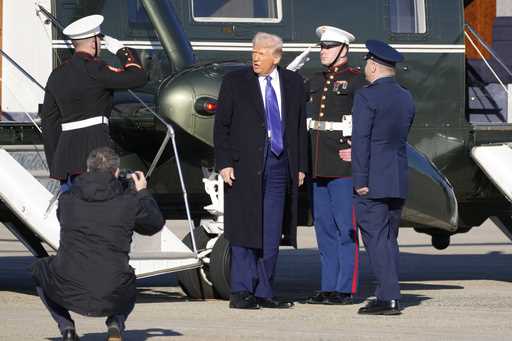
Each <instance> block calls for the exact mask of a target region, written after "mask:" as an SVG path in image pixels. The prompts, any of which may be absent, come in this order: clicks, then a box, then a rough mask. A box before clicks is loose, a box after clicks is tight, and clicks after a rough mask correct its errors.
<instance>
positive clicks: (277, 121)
mask: <svg viewBox="0 0 512 341" xmlns="http://www.w3.org/2000/svg"><path fill="white" fill-rule="evenodd" d="M265 80H266V81H267V87H266V88H265V104H266V107H265V111H266V112H267V128H268V130H269V131H270V149H271V150H272V153H274V154H275V155H276V156H279V155H281V153H282V152H283V132H282V130H281V117H280V115H279V105H278V104H277V96H276V92H275V91H274V88H273V87H272V83H271V81H272V77H270V76H267V77H265Z"/></svg>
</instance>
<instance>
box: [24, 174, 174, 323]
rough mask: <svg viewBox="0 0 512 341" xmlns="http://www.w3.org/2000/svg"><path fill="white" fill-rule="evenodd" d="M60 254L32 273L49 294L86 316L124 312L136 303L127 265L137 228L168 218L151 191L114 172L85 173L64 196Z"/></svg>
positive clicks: (148, 229) (147, 230) (150, 228)
mask: <svg viewBox="0 0 512 341" xmlns="http://www.w3.org/2000/svg"><path fill="white" fill-rule="evenodd" d="M58 217H59V221H60V225H61V230H60V246H59V250H58V251H57V255H56V256H53V257H47V258H43V259H41V260H39V261H37V262H36V263H35V264H34V266H33V268H32V273H33V277H34V280H35V281H36V283H37V285H38V286H40V287H42V288H43V290H44V292H45V294H46V295H47V296H48V297H49V298H50V299H51V300H52V301H54V302H56V303H58V304H60V305H61V306H63V307H64V308H66V309H68V310H71V311H74V312H76V313H79V314H82V315H87V316H109V315H115V314H124V313H126V312H127V311H128V310H129V308H130V307H131V306H132V305H133V304H134V303H135V296H136V293H137V291H136V287H135V274H134V272H133V269H132V268H131V267H130V265H129V264H128V261H129V256H128V253H129V252H130V243H131V241H132V234H133V232H134V231H136V232H138V233H141V234H145V235H151V234H154V233H156V232H158V231H159V230H160V229H161V228H162V227H163V226H164V223H165V221H164V219H163V217H162V215H161V213H160V210H159V208H158V206H157V204H156V202H155V200H154V199H153V197H152V196H151V195H150V194H149V192H148V191H147V190H145V189H143V190H141V191H139V192H133V191H123V188H122V186H121V184H120V183H119V181H118V180H117V179H116V178H114V176H112V174H110V173H105V172H94V173H84V174H82V175H81V176H79V177H77V178H76V180H75V183H74V184H73V186H72V187H71V190H70V191H68V192H65V193H63V194H62V195H61V197H60V199H59V208H58Z"/></svg>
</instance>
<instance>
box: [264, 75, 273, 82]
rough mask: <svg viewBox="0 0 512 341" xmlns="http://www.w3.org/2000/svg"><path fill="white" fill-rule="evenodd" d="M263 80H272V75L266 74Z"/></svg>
mask: <svg viewBox="0 0 512 341" xmlns="http://www.w3.org/2000/svg"><path fill="white" fill-rule="evenodd" d="M265 80H266V81H267V83H270V82H271V81H272V76H270V75H268V76H267V77H265Z"/></svg>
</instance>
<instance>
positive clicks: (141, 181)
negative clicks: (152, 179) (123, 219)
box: [132, 171, 148, 192]
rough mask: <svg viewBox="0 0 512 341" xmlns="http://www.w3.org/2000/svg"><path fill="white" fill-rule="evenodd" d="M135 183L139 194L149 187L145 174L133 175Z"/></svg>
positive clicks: (139, 172)
mask: <svg viewBox="0 0 512 341" xmlns="http://www.w3.org/2000/svg"><path fill="white" fill-rule="evenodd" d="M132 179H133V183H134V184H135V190H136V191H137V192H138V191H140V190H143V189H145V188H147V187H148V182H147V181H146V177H145V176H144V173H142V172H141V171H136V172H134V173H133V174H132Z"/></svg>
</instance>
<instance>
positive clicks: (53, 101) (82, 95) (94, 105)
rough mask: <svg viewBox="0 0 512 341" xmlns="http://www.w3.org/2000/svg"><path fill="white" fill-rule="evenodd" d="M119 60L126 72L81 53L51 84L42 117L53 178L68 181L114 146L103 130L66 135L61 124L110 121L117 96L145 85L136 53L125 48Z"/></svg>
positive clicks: (94, 128)
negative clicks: (104, 149) (89, 159)
mask: <svg viewBox="0 0 512 341" xmlns="http://www.w3.org/2000/svg"><path fill="white" fill-rule="evenodd" d="M117 57H118V58H119V60H120V61H121V64H122V65H123V66H124V68H123V69H117V68H114V67H112V66H110V65H107V64H106V63H105V62H103V61H102V60H100V59H97V58H93V57H92V56H91V55H89V54H87V53H83V52H77V53H75V54H74V55H73V57H71V59H69V60H68V61H66V62H65V63H63V64H62V65H60V66H59V67H57V68H56V69H55V70H53V72H52V73H51V75H50V77H49V78H48V82H47V84H46V92H45V96H44V103H43V105H42V106H41V109H40V111H39V116H40V117H41V125H42V129H43V142H44V150H45V153H46V160H48V164H49V166H50V176H51V177H52V178H55V179H66V177H67V176H68V175H77V174H81V173H83V172H85V171H86V169H87V167H86V164H85V163H86V160H87V156H88V155H89V153H90V152H91V151H92V150H93V149H96V148H98V147H106V146H113V143H112V141H111V139H110V134H109V129H108V126H107V125H105V124H98V125H95V126H91V127H86V128H82V129H76V130H69V131H64V132H63V131H61V124H62V123H69V122H75V121H81V120H84V119H88V118H92V117H95V116H106V117H110V113H111V111H112V95H113V91H114V90H126V89H129V88H137V87H140V86H143V85H144V84H146V82H147V80H148V77H147V74H146V72H145V71H144V70H143V69H142V66H141V65H142V64H141V63H140V61H139V58H138V56H137V54H136V53H135V51H133V50H131V49H129V48H123V49H120V50H119V51H118V52H117Z"/></svg>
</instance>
